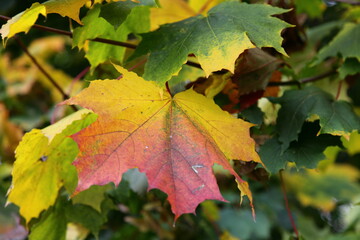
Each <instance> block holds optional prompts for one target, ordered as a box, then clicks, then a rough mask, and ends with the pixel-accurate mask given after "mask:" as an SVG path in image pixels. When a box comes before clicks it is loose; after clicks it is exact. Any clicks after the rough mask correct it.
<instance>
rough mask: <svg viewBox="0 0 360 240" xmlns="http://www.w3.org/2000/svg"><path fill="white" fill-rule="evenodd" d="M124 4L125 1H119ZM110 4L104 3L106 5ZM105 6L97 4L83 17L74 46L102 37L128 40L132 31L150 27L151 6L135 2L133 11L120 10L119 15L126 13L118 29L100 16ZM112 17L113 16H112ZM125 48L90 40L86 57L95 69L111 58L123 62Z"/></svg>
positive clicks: (76, 30)
mask: <svg viewBox="0 0 360 240" xmlns="http://www.w3.org/2000/svg"><path fill="white" fill-rule="evenodd" d="M119 3H120V4H122V3H123V2H119ZM106 6H108V5H104V6H103V7H106ZM135 6H136V7H135ZM102 11H103V8H102V7H101V5H95V6H94V7H93V8H92V9H91V10H90V11H89V12H88V13H87V15H86V16H85V17H84V18H83V19H82V21H83V23H84V26H81V27H78V28H76V29H75V30H74V33H73V46H74V47H75V46H76V47H78V48H80V49H81V48H83V47H84V44H85V41H86V40H88V39H94V38H97V37H102V38H106V39H111V40H116V41H121V42H123V41H126V40H127V38H128V35H129V34H130V33H143V32H146V31H148V30H149V29H150V23H149V7H147V6H138V4H135V5H134V7H133V8H132V10H131V12H125V13H123V12H121V11H120V12H118V13H117V14H118V15H122V14H123V15H125V16H126V18H125V19H122V21H121V23H120V22H117V24H120V25H119V26H118V27H117V29H116V30H114V26H113V25H112V24H111V23H109V22H108V21H107V20H105V19H104V18H102V17H100V14H101V12H102ZM111 19H112V18H111ZM125 50H126V49H125V48H123V47H119V46H115V45H111V44H105V43H99V42H90V43H89V46H88V50H87V51H86V54H85V57H86V58H87V59H88V60H89V62H90V64H91V69H92V70H93V69H95V68H96V67H97V66H98V65H99V64H101V63H104V62H106V61H108V60H110V59H115V60H117V61H120V62H122V60H123V58H124V54H125Z"/></svg>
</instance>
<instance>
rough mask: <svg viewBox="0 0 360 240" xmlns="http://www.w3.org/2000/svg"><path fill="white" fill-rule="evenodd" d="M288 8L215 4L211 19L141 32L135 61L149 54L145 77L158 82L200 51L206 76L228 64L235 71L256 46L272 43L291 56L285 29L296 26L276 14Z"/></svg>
mask: <svg viewBox="0 0 360 240" xmlns="http://www.w3.org/2000/svg"><path fill="white" fill-rule="evenodd" d="M287 11H289V10H285V9H281V8H276V7H271V6H269V5H260V4H251V5H250V4H246V3H239V2H225V3H222V4H219V5H217V6H215V7H214V8H212V9H211V10H210V11H209V12H208V15H207V17H204V16H200V15H199V16H195V17H191V18H188V19H185V20H183V21H180V22H175V23H171V24H166V25H162V26H161V27H160V28H159V29H158V30H156V31H154V32H150V33H146V34H142V37H143V40H142V42H141V43H140V45H139V46H138V48H137V49H136V51H135V53H134V55H133V56H132V57H131V59H134V58H136V57H139V56H141V55H144V54H147V53H149V52H150V56H149V58H148V61H147V63H146V65H145V73H144V76H143V77H144V78H145V79H146V80H152V81H157V82H158V83H159V84H163V83H164V82H166V81H168V80H169V79H170V78H171V76H172V75H175V74H177V73H178V72H179V71H180V69H181V66H182V65H183V64H184V63H185V62H186V61H187V56H188V54H190V53H193V54H195V55H196V57H197V59H198V61H199V63H200V64H201V66H202V68H203V69H204V71H205V73H206V74H207V76H208V75H210V73H211V72H213V71H217V70H221V69H223V68H224V69H228V70H230V71H234V63H235V60H236V58H237V57H238V56H239V54H240V53H242V52H243V51H244V50H246V49H249V48H254V47H255V46H256V47H259V48H261V47H273V48H275V49H276V50H277V51H278V52H280V53H282V54H284V55H286V53H285V51H284V49H283V48H282V47H281V42H282V37H281V36H280V33H281V31H282V30H283V29H284V28H286V27H290V26H291V25H290V24H288V23H286V22H283V21H282V20H280V19H278V18H275V17H271V15H275V14H281V13H284V12H287Z"/></svg>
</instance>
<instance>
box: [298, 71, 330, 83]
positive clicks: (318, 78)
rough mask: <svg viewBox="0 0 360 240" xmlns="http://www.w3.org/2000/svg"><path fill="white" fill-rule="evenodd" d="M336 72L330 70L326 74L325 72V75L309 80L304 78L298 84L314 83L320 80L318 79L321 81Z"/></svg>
mask: <svg viewBox="0 0 360 240" xmlns="http://www.w3.org/2000/svg"><path fill="white" fill-rule="evenodd" d="M335 73H336V71H335V70H330V71H328V72H325V73H322V74H320V75H318V76H313V77H309V78H304V79H301V80H300V81H299V82H300V83H309V82H315V81H317V80H320V79H323V78H326V77H329V76H331V75H333V74H335Z"/></svg>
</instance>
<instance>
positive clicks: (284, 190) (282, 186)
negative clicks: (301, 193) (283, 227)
mask: <svg viewBox="0 0 360 240" xmlns="http://www.w3.org/2000/svg"><path fill="white" fill-rule="evenodd" d="M282 172H283V170H280V171H279V176H280V183H281V190H282V192H283V196H284V202H285V208H286V211H287V214H288V216H289V220H290V223H291V226H292V228H293V230H294V233H295V235H296V238H297V239H300V238H299V232H298V230H297V228H296V224H295V221H294V218H293V216H292V214H291V210H290V207H289V201H288V198H287V196H286V188H285V182H284V177H283V175H282Z"/></svg>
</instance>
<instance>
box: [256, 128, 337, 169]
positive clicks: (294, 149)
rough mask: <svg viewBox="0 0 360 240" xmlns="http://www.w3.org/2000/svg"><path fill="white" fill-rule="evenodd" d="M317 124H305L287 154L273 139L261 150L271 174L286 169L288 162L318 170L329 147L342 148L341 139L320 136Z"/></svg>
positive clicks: (299, 166)
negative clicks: (318, 165) (319, 163)
mask: <svg viewBox="0 0 360 240" xmlns="http://www.w3.org/2000/svg"><path fill="white" fill-rule="evenodd" d="M317 125H318V124H317V123H307V124H304V126H303V128H302V131H301V133H300V135H299V139H298V140H297V141H293V142H291V144H290V147H289V148H288V149H286V151H285V152H283V151H282V149H281V143H280V142H279V141H278V140H277V139H276V138H272V139H270V140H268V141H267V142H265V144H263V145H262V146H261V148H260V152H259V154H260V157H261V159H262V161H263V162H264V163H265V165H266V168H267V169H268V171H270V172H271V173H273V174H274V173H277V172H278V171H279V170H281V169H285V167H286V165H287V163H288V162H294V163H295V164H296V167H297V168H301V167H304V168H316V167H317V164H318V162H319V161H321V160H324V159H325V155H324V153H323V152H324V150H325V149H326V148H327V147H328V146H341V145H342V144H341V141H340V137H338V136H332V135H329V134H320V135H319V136H316V134H317V132H318V130H319V129H318V127H317Z"/></svg>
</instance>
